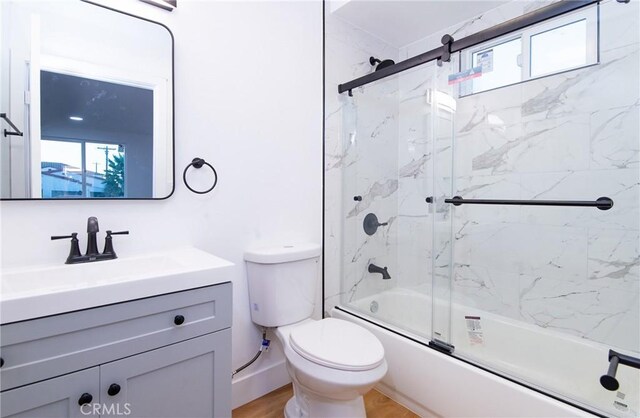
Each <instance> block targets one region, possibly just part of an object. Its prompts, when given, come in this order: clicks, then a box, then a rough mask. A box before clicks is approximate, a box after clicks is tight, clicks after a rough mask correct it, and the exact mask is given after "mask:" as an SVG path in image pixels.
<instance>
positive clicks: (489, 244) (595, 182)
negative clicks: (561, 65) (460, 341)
mask: <svg viewBox="0 0 640 418" xmlns="http://www.w3.org/2000/svg"><path fill="white" fill-rule="evenodd" d="M638 16H639V10H638V4H637V3H635V4H634V3H629V4H620V3H617V2H616V1H605V2H602V3H601V5H600V45H601V47H600V64H599V65H595V66H591V67H588V68H584V69H580V70H576V71H569V72H566V73H562V74H557V75H553V76H549V77H545V78H542V79H539V80H533V81H528V82H525V83H522V84H517V85H514V86H509V87H504V88H500V89H496V90H493V91H487V92H484V93H481V94H477V95H474V96H468V97H464V98H461V99H458V100H457V110H456V115H455V118H456V122H455V139H454V142H455V157H454V167H455V176H454V177H455V178H454V183H455V186H454V194H457V195H461V196H464V197H467V198H503V199H551V200H556V199H557V200H595V199H597V198H598V197H600V196H608V197H611V198H612V199H613V200H614V201H615V205H614V207H613V209H611V210H609V211H600V210H597V209H593V208H563V207H530V206H513V207H509V206H505V207H497V206H461V207H459V208H455V209H453V229H454V238H453V239H454V243H453V248H454V250H453V259H454V264H453V284H452V294H453V300H454V301H457V302H459V303H462V304H464V305H466V306H470V307H476V308H479V309H482V310H486V311H491V312H495V313H498V314H500V315H504V316H507V317H511V318H514V319H517V320H524V321H527V322H529V323H532V324H535V325H537V326H540V327H543V328H549V329H554V330H557V331H559V332H563V333H568V334H571V335H575V336H577V337H581V338H586V339H589V340H593V341H596V342H600V343H603V344H605V345H608V346H612V347H618V348H621V349H624V350H632V351H635V352H640V335H639V329H640V326H639V322H638V321H639V319H638V318H639V317H640V312H639V311H638V297H639V294H640V286H639V284H640V280H639V274H640V268H639V267H640V258H639V252H638V250H639V248H638V242H639V240H640V234H639V230H640V216H639V214H640V188H639V187H640V165H639V163H638V162H639V148H640V146H639V143H640V139H639V137H638V132H639V125H640V117H639V116H640V106H639V105H640V85H639V83H638V78H637V75H638V74H639V73H640V66H639V65H638V64H639V55H638V54H639V49H640V48H639V47H640V39H639V35H638V32H637V30H628V29H629V28H630V27H632V26H633V25H636V26H635V27H637V24H638ZM622 330H625V331H622Z"/></svg>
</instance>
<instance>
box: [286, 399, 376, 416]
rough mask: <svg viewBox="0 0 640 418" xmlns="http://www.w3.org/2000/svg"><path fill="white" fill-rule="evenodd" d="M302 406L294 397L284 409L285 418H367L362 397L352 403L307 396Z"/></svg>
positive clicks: (351, 401)
mask: <svg viewBox="0 0 640 418" xmlns="http://www.w3.org/2000/svg"><path fill="white" fill-rule="evenodd" d="M302 404H303V405H302V407H301V405H300V404H298V400H297V399H296V396H295V395H294V396H292V397H291V399H289V400H288V401H287V405H286V406H285V408H284V416H285V418H341V417H344V418H366V416H367V413H366V411H365V409H364V399H363V398H362V396H359V397H357V398H356V399H352V400H350V401H336V400H334V399H321V398H319V397H316V396H312V397H309V396H305V397H304V400H303V401H302Z"/></svg>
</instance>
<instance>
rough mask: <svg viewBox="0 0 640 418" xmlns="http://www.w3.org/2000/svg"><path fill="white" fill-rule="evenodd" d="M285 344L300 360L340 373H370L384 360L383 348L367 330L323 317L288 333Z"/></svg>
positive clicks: (349, 323)
mask: <svg viewBox="0 0 640 418" xmlns="http://www.w3.org/2000/svg"><path fill="white" fill-rule="evenodd" d="M289 342H290V343H291V347H292V348H293V349H294V351H295V352H296V353H298V354H300V355H301V356H302V357H304V358H306V359H307V360H310V361H312V362H314V363H317V364H320V365H322V366H327V367H331V368H334V369H340V370H370V369H373V368H375V367H377V366H379V365H380V364H382V362H383V361H384V348H383V347H382V344H381V343H380V341H378V339H377V338H376V337H375V335H373V334H372V333H371V332H370V331H368V330H366V329H364V328H363V327H361V326H358V325H356V324H353V323H351V322H347V321H343V320H341V319H335V318H326V319H323V320H320V321H314V322H310V323H308V324H305V325H301V326H299V327H296V328H295V329H293V330H291V333H290V334H289Z"/></svg>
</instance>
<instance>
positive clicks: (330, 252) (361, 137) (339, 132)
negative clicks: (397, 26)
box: [324, 3, 399, 314]
mask: <svg viewBox="0 0 640 418" xmlns="http://www.w3.org/2000/svg"><path fill="white" fill-rule="evenodd" d="M326 5H327V7H328V3H326ZM370 56H375V57H378V58H381V59H393V60H396V61H397V60H398V50H397V48H394V47H392V46H390V45H388V44H386V43H385V42H383V41H381V40H380V39H378V38H376V37H374V36H373V35H371V34H369V33H367V32H365V31H363V30H361V29H359V28H357V27H355V26H353V25H350V24H349V23H347V22H344V21H342V20H340V19H339V18H336V17H335V16H333V15H331V13H330V12H329V10H327V11H326V15H325V257H326V260H327V261H326V263H325V289H324V291H325V311H329V310H330V309H331V308H332V307H333V306H335V305H338V304H340V303H341V302H342V303H348V302H349V301H351V300H355V299H360V298H362V297H366V296H368V295H371V294H374V293H378V292H380V291H382V290H384V289H388V288H391V287H394V286H396V281H397V278H398V274H397V268H396V266H397V264H396V248H397V244H396V240H397V229H396V228H397V209H396V207H397V199H398V178H397V170H398V157H397V155H398V151H397V140H396V137H397V130H398V109H399V106H398V99H397V96H398V82H397V80H385V81H383V82H380V83H374V84H371V85H368V86H365V87H363V88H359V89H357V91H354V95H353V97H349V96H348V95H347V94H342V95H339V94H338V84H340V83H344V82H346V81H349V80H352V79H354V78H357V77H359V76H362V75H365V74H368V73H370V72H372V71H373V70H374V68H373V67H372V66H371V64H370V63H369V57H370ZM354 196H362V200H361V201H355V200H354V199H353V197H354ZM368 213H375V214H376V215H377V216H378V218H379V220H380V222H388V223H389V225H388V226H384V227H380V228H379V229H378V232H377V233H376V234H374V235H372V236H368V235H366V234H365V232H364V230H363V227H362V222H363V220H364V217H365V216H366V215H367V214H368ZM370 263H374V264H376V265H379V266H387V267H388V269H389V272H390V274H391V277H392V279H391V280H384V281H383V280H382V278H381V275H380V274H371V273H369V272H368V271H367V267H368V265H369V264H370ZM325 314H326V312H325Z"/></svg>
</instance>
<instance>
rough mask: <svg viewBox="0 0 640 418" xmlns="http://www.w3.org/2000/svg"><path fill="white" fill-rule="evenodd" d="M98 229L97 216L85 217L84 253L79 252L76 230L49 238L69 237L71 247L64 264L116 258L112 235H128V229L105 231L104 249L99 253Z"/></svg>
mask: <svg viewBox="0 0 640 418" xmlns="http://www.w3.org/2000/svg"><path fill="white" fill-rule="evenodd" d="M99 230H100V229H99V228H98V218H96V217H95V216H91V217H90V218H89V219H87V252H86V254H84V255H82V253H81V252H80V245H79V241H78V233H77V232H73V233H72V234H71V235H59V236H53V237H51V239H52V240H56V239H65V238H71V249H70V250H69V256H68V257H67V261H65V264H77V263H88V262H91V261H102V260H112V259H114V258H118V256H117V255H116V252H115V251H114V249H113V238H112V235H129V231H119V232H113V231H107V236H106V237H105V239H104V250H103V251H102V254H100V252H99V251H98V242H97V234H98V231H99Z"/></svg>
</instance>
